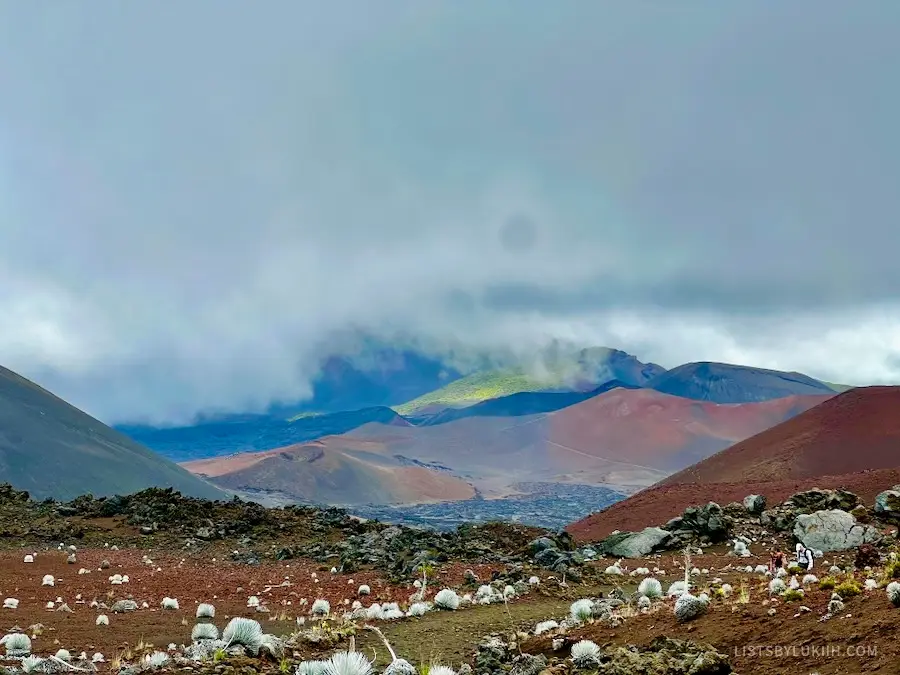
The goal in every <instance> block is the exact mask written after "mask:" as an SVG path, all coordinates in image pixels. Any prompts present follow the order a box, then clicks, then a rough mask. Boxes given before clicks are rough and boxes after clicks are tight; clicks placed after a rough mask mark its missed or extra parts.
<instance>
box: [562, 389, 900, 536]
mask: <svg viewBox="0 0 900 675" xmlns="http://www.w3.org/2000/svg"><path fill="white" fill-rule="evenodd" d="M898 412H900V387H860V388H856V389H851V390H849V391H847V392H845V393H843V394H840V395H838V396H835V397H833V398H831V399H829V400H827V401H825V402H824V403H821V404H820V405H818V406H816V407H814V408H812V409H810V410H807V411H806V412H804V413H801V414H800V415H797V416H796V417H794V418H792V419H790V420H788V421H786V422H782V423H781V424H778V425H777V426H774V427H772V428H771V429H768V430H766V431H763V432H762V433H759V434H757V435H755V436H753V437H751V438H748V439H747V440H745V441H742V442H739V443H736V444H735V445H732V446H731V447H729V448H727V449H725V450H723V451H721V452H719V453H716V454H715V455H712V456H711V457H709V458H707V459H705V460H703V461H700V462H698V463H697V464H694V465H693V466H690V467H688V468H687V469H684V470H682V471H679V472H678V473H675V474H673V475H671V476H669V477H668V478H665V479H663V480H661V481H659V482H658V483H657V484H656V485H653V486H651V487H649V488H647V489H646V490H643V491H641V492H638V493H637V494H634V495H632V496H631V497H629V498H628V499H625V500H623V501H621V502H618V503H616V504H613V505H612V506H611V507H609V508H608V509H606V510H604V511H600V512H598V513H595V514H592V515H590V516H588V517H587V518H585V519H583V520H581V521H579V522H577V523H574V524H573V525H571V526H570V527H569V530H570V531H571V532H572V533H573V534H574V535H575V536H576V537H578V538H581V539H585V540H590V539H598V538H601V537H604V536H606V535H607V534H609V533H610V532H612V531H613V530H636V529H642V528H644V527H647V526H650V525H660V524H662V523H665V522H666V521H667V520H668V519H670V518H673V517H675V516H677V515H679V514H680V513H681V512H682V511H683V510H684V509H685V508H686V507H688V506H691V505H696V504H702V503H705V502H707V501H710V500H712V501H715V502H718V503H720V504H726V503H728V502H733V501H740V500H741V499H743V498H744V497H745V496H746V495H748V494H751V493H757V494H763V495H765V496H766V498H767V499H768V500H769V502H770V503H777V502H778V501H783V500H784V499H786V498H787V497H789V496H790V495H791V494H793V493H795V492H798V491H800V490H806V489H810V488H813V487H823V488H826V487H831V488H838V487H840V488H844V489H847V490H850V491H852V492H855V493H857V494H858V495H860V497H862V498H863V499H864V500H865V501H866V502H868V503H871V502H872V501H873V500H874V498H875V495H876V494H877V493H878V492H880V491H881V490H884V489H886V488H888V487H890V486H892V485H895V484H898V483H900V415H898V414H897V413H898Z"/></svg>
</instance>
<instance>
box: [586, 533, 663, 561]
mask: <svg viewBox="0 0 900 675" xmlns="http://www.w3.org/2000/svg"><path fill="white" fill-rule="evenodd" d="M671 538H672V534H671V533H670V532H668V531H666V530H663V529H662V528H659V527H647V528H644V529H643V530H641V531H640V532H620V533H618V534H611V535H610V536H608V537H607V538H606V539H604V540H603V541H602V542H600V544H599V545H598V546H597V548H598V549H599V551H600V552H601V553H602V554H603V555H608V556H613V557H616V558H643V557H644V556H646V555H649V554H650V553H653V552H654V551H662V550H665V549H666V544H667V543H668V541H669V540H670V539H671Z"/></svg>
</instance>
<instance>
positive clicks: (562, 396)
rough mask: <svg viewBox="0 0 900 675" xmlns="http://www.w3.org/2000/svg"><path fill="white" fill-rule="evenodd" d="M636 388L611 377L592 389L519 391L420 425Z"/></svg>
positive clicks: (523, 411) (515, 412)
mask: <svg viewBox="0 0 900 675" xmlns="http://www.w3.org/2000/svg"><path fill="white" fill-rule="evenodd" d="M619 387H621V388H624V389H637V388H638V387H636V386H634V385H630V384H625V383H624V382H620V381H619V380H612V381H611V382H607V383H606V384H602V385H600V386H599V387H597V388H596V389H592V390H591V391H584V392H582V391H521V392H519V393H517V394H510V395H509V396H500V397H499V398H492V399H488V400H487V401H482V402H481V403H476V404H474V405H470V406H468V407H465V408H447V409H446V410H442V411H440V412H438V413H436V414H434V415H431V416H429V417H428V418H426V419H424V420H422V421H421V422H419V425H420V426H433V425H435V424H446V423H447V422H452V421H454V420H461V419H463V418H466V417H521V416H523V415H537V414H539V413H549V412H553V411H554V410H562V409H563V408H568V407H569V406H571V405H575V404H577V403H581V402H582V401H586V400H588V399H589V398H593V397H594V396H599V395H600V394H604V393H606V392H607V391H611V390H613V389H617V388H619Z"/></svg>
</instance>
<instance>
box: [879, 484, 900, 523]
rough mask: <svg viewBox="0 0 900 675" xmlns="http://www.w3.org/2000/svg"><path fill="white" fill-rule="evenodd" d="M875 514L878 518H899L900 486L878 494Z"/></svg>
mask: <svg viewBox="0 0 900 675" xmlns="http://www.w3.org/2000/svg"><path fill="white" fill-rule="evenodd" d="M875 513H876V515H877V516H878V517H879V518H900V485H895V486H894V487H892V488H891V489H890V490H885V491H884V492H879V493H878V495H877V496H876V497H875Z"/></svg>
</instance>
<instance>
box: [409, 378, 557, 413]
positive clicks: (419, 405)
mask: <svg viewBox="0 0 900 675" xmlns="http://www.w3.org/2000/svg"><path fill="white" fill-rule="evenodd" d="M562 383H563V377H562V375H555V374H551V375H549V376H548V377H547V378H540V379H539V378H537V377H535V376H533V375H528V374H526V373H525V372H523V371H520V370H489V371H485V372H479V373H473V374H471V375H467V376H466V377H463V378H460V379H458V380H454V381H453V382H451V383H450V384H448V385H447V386H445V387H441V388H440V389H436V390H435V391H432V392H429V393H427V394H424V395H422V396H419V397H418V398H415V399H413V400H412V401H407V402H406V403H403V404H401V405H397V406H394V407H393V409H394V411H395V412H397V413H398V414H400V415H412V414H415V413H416V412H417V411H419V410H422V409H423V408H425V407H427V406H431V405H441V406H449V407H455V408H462V407H465V406H469V405H473V404H475V403H481V402H482V401H487V400H488V399H492V398H499V397H500V396H509V395H510V394H518V393H519V392H523V391H543V390H546V389H557V388H559V387H561V386H562Z"/></svg>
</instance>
